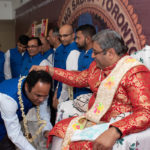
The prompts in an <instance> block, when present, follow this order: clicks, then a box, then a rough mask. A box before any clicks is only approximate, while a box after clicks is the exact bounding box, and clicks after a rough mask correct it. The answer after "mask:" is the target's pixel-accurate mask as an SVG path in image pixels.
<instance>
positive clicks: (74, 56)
mask: <svg viewBox="0 0 150 150" xmlns="http://www.w3.org/2000/svg"><path fill="white" fill-rule="evenodd" d="M79 55H80V52H79V51H78V50H72V51H71V52H70V53H69V55H68V57H67V60H66V70H78V59H79ZM68 98H69V93H68V85H66V84H64V83H62V91H61V94H60V97H59V102H60V103H61V102H63V101H66V100H67V99H68Z"/></svg>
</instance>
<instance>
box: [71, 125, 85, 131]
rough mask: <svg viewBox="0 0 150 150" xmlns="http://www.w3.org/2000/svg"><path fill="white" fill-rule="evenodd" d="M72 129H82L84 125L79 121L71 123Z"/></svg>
mask: <svg viewBox="0 0 150 150" xmlns="http://www.w3.org/2000/svg"><path fill="white" fill-rule="evenodd" d="M72 127H73V129H74V130H82V129H83V128H84V126H83V125H82V124H81V123H75V124H73V125H72Z"/></svg>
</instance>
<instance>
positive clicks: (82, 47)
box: [77, 40, 86, 50]
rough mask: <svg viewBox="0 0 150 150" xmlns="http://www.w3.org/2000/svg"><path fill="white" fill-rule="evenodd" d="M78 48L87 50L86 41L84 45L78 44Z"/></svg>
mask: <svg viewBox="0 0 150 150" xmlns="http://www.w3.org/2000/svg"><path fill="white" fill-rule="evenodd" d="M77 46H78V48H79V49H84V50H86V41H85V40H84V41H83V43H82V44H78V43H77Z"/></svg>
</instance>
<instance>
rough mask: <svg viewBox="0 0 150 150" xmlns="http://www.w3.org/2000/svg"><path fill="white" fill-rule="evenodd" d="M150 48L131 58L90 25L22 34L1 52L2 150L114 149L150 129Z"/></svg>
mask: <svg viewBox="0 0 150 150" xmlns="http://www.w3.org/2000/svg"><path fill="white" fill-rule="evenodd" d="M149 50H150V47H149V46H145V48H144V49H143V50H140V51H138V52H135V53H133V54H131V56H129V55H128V48H127V46H126V44H125V42H124V40H123V39H122V37H121V36H120V35H119V34H118V33H117V32H115V31H113V30H110V29H105V30H102V31H100V32H98V33H96V29H95V27H94V26H93V25H90V24H85V25H81V26H79V27H77V29H73V27H72V25H70V24H65V25H62V26H61V27H60V28H58V27H56V26H55V27H53V28H50V29H49V32H48V35H47V37H43V36H41V37H28V36H26V35H21V36H20V37H19V39H18V41H17V44H16V48H12V49H9V50H8V51H7V52H5V53H3V52H1V53H0V65H1V67H0V82H1V83H0V149H5V150H16V149H20V150H35V149H37V150H46V149H51V150H61V149H63V150H69V149H70V150H81V149H89V150H111V149H113V148H114V149H115V145H116V143H117V141H118V140H120V139H121V138H124V137H125V141H132V140H133V141H135V139H136V140H137V139H138V138H139V137H141V135H143V132H144V131H147V132H150V131H149V130H148V128H149V126H150V92H149V90H150V72H149V68H150V67H149V66H150V65H149V57H148V54H149ZM146 52H147V53H146ZM141 54H142V58H141ZM135 58H136V59H135ZM147 58H148V59H147ZM143 63H144V64H145V65H144V64H143ZM126 137H127V138H126ZM146 138H147V137H146ZM129 139H130V140H129ZM131 139H132V140H131ZM147 141H148V140H146V141H145V143H146V142H147ZM138 142H141V141H140V140H139V141H138ZM46 143H48V145H47V144H46ZM46 145H47V146H46ZM122 145H123V146H124V147H125V148H124V149H129V146H130V145H128V147H127V146H126V145H125V144H122ZM141 145H142V148H143V144H141ZM141 145H140V146H141ZM145 146H146V148H148V144H145ZM119 148H120V150H121V148H122V147H119ZM119 148H118V147H117V149H119ZM144 148H145V147H144ZM149 148H150V146H149ZM145 150H148V149H145Z"/></svg>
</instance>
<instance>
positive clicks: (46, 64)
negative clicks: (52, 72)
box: [39, 59, 52, 67]
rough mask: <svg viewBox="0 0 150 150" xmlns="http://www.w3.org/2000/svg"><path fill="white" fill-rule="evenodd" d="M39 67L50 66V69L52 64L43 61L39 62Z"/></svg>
mask: <svg viewBox="0 0 150 150" xmlns="http://www.w3.org/2000/svg"><path fill="white" fill-rule="evenodd" d="M39 66H51V67H52V64H50V63H49V62H48V60H46V59H44V60H43V61H41V63H40V64H39Z"/></svg>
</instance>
